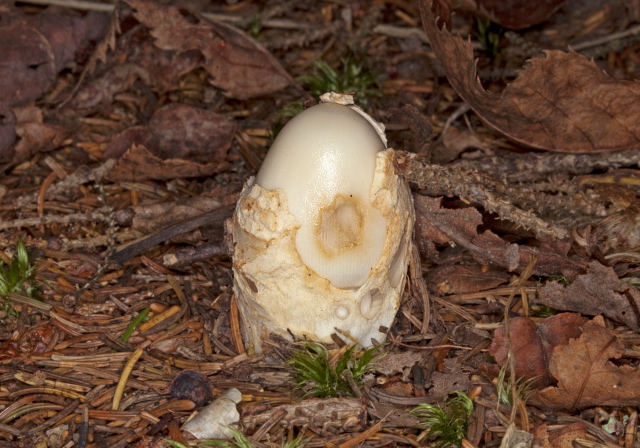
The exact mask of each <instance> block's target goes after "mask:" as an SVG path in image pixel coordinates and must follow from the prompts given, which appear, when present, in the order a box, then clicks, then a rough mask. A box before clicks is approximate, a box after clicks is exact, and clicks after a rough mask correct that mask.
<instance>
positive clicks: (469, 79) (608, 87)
mask: <svg viewBox="0 0 640 448" xmlns="http://www.w3.org/2000/svg"><path fill="white" fill-rule="evenodd" d="M443 2H445V0H438V2H437V7H438V11H446V8H442V6H441V3H443ZM432 3H434V2H433V1H432V0H422V1H421V3H420V11H421V15H422V24H423V26H424V29H425V31H426V33H427V35H428V36H429V40H430V42H431V46H432V48H433V51H434V52H435V54H436V57H437V58H438V61H439V62H440V65H441V67H442V69H443V71H444V72H445V74H446V75H447V78H448V80H449V82H450V83H451V85H452V86H453V88H454V89H455V90H456V92H458V94H459V95H460V96H461V97H462V99H464V101H466V102H467V104H469V106H470V107H471V108H472V109H473V110H474V111H475V112H476V113H477V114H478V115H479V116H480V117H481V118H482V119H483V120H484V121H486V122H487V123H488V124H489V125H490V126H492V127H494V128H495V129H497V130H498V131H500V132H502V133H503V134H505V135H506V136H508V137H509V138H511V139H513V140H515V141H517V142H520V143H522V144H525V145H528V146H531V147H534V148H539V149H545V150H550V151H558V152H572V153H585V152H601V151H618V150H622V149H627V148H632V147H637V146H638V145H639V144H640V120H639V119H638V117H639V116H640V101H638V99H639V97H640V83H638V82H630V81H622V80H616V79H614V78H611V77H610V76H608V75H607V74H605V73H604V72H603V71H602V70H601V69H600V68H599V67H598V66H597V65H596V64H595V63H594V62H593V61H590V60H588V59H587V58H585V57H584V56H581V55H579V54H576V53H574V52H570V53H565V52H562V51H546V52H545V54H546V57H544V58H533V59H531V61H530V63H529V64H528V65H527V67H526V68H525V69H524V70H522V71H521V72H520V74H519V76H518V78H517V79H516V80H515V81H513V82H512V83H511V84H510V85H509V86H507V87H506V88H505V89H504V91H503V92H502V94H496V93H492V92H488V91H486V90H485V89H484V88H483V87H482V85H481V84H480V82H479V80H478V75H477V72H476V66H475V64H476V63H475V59H474V56H473V50H472V48H471V41H465V40H463V39H462V38H461V37H460V36H453V35H452V34H451V33H449V31H447V30H446V29H441V28H440V26H439V23H441V22H442V21H443V22H446V21H447V20H448V17H445V16H443V15H442V13H441V12H440V13H438V14H435V13H434V12H433V11H432V7H431V5H432ZM436 20H438V21H439V22H438V24H436Z"/></svg>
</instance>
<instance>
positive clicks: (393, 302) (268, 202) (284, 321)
mask: <svg viewBox="0 0 640 448" xmlns="http://www.w3.org/2000/svg"><path fill="white" fill-rule="evenodd" d="M392 160H393V150H391V149H389V150H385V151H380V152H379V153H378V154H377V156H376V166H375V174H374V177H373V183H372V186H371V190H370V197H369V198H368V199H369V200H370V203H371V204H372V206H373V207H375V208H376V209H377V210H379V211H380V212H381V214H382V216H383V217H384V219H386V222H387V226H386V234H385V235H384V236H383V238H384V244H383V248H382V254H381V256H380V258H379V260H378V262H377V263H376V264H375V267H374V268H372V269H371V271H370V274H369V276H368V277H367V278H366V280H365V281H364V282H363V283H362V284H361V285H358V286H354V287H341V288H339V287H336V286H334V285H333V284H332V283H331V282H330V281H329V280H328V279H326V278H323V277H321V276H320V275H318V274H317V273H316V272H314V271H313V270H311V269H310V268H309V267H307V266H306V265H305V264H304V263H303V262H302V259H301V257H300V255H299V253H298V251H297V249H296V232H297V229H298V228H299V227H300V224H299V223H298V221H297V220H296V218H295V217H294V216H293V215H292V214H291V213H289V210H288V207H287V197H286V195H285V194H284V192H283V191H282V190H279V189H277V190H265V189H263V188H261V187H260V186H259V185H257V184H256V183H255V179H254V178H251V179H249V180H248V181H247V183H246V185H245V187H244V189H243V191H242V194H241V197H240V199H239V201H238V205H237V208H236V213H235V215H234V217H233V219H232V220H231V221H230V229H229V230H230V231H231V233H232V236H233V242H234V243H235V249H234V250H235V253H234V257H233V271H234V290H235V293H236V295H237V299H238V307H239V310H240V316H241V319H242V331H243V336H244V339H245V343H246V344H247V346H248V349H249V350H250V351H251V350H253V351H255V352H257V353H259V352H261V351H262V348H261V342H262V338H263V337H265V336H267V335H268V334H269V333H274V334H277V335H280V336H282V337H284V338H286V339H288V340H291V333H293V334H296V335H298V336H301V337H306V338H309V339H312V340H315V341H321V342H327V343H330V342H331V341H332V340H331V334H332V333H336V330H340V331H341V332H343V333H345V334H349V335H350V336H351V337H352V338H353V339H355V340H358V341H359V342H360V343H361V344H362V345H363V346H365V347H367V346H370V345H372V344H373V342H374V341H378V342H383V341H384V340H385V338H386V332H385V331H386V330H385V329H388V328H389V327H390V326H391V324H392V323H393V320H394V318H395V315H396V312H397V311H398V308H399V306H400V299H401V296H402V291H403V289H404V283H405V277H406V268H407V262H408V257H409V252H410V247H411V244H410V243H411V233H412V229H413V222H414V212H413V203H412V198H411V194H410V192H409V188H408V187H407V185H406V184H405V183H404V182H403V180H402V179H400V178H399V177H398V176H397V175H396V174H395V172H394V168H393V162H392ZM381 329H382V331H381Z"/></svg>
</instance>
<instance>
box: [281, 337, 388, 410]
mask: <svg viewBox="0 0 640 448" xmlns="http://www.w3.org/2000/svg"><path fill="white" fill-rule="evenodd" d="M354 349H355V346H352V347H350V348H348V349H347V350H346V351H345V352H344V353H343V354H342V356H340V358H339V359H338V361H337V362H336V363H335V365H331V363H330V361H329V351H328V350H327V348H326V347H325V346H324V345H322V344H319V343H317V342H311V341H309V342H306V343H305V344H304V348H303V349H301V350H297V351H296V352H294V354H293V356H292V358H291V360H289V362H288V364H289V365H290V366H291V367H293V369H294V370H295V371H296V374H295V382H296V388H297V389H301V390H305V396H307V395H312V394H313V395H314V396H315V397H317V398H327V397H344V396H348V397H351V396H354V391H353V389H352V388H351V386H350V384H349V379H348V377H349V376H350V377H351V378H353V380H354V382H355V384H356V385H358V386H359V385H361V384H362V381H363V377H364V375H365V374H366V373H368V372H369V371H370V370H371V364H372V363H373V362H374V361H375V360H376V359H378V358H379V357H378V355H376V351H377V349H378V347H372V348H369V349H367V350H365V351H363V352H362V354H361V356H360V357H359V358H357V357H356V353H355V352H354Z"/></svg>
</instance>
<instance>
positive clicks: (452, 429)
mask: <svg viewBox="0 0 640 448" xmlns="http://www.w3.org/2000/svg"><path fill="white" fill-rule="evenodd" d="M454 393H455V394H457V396H456V397H454V398H452V399H450V400H449V401H447V403H446V404H445V406H444V407H440V406H437V405H433V404H421V405H419V406H417V407H416V408H414V409H413V410H412V411H411V413H412V414H413V415H415V416H416V417H418V419H420V420H421V423H420V427H422V428H428V429H429V432H428V433H427V434H428V436H429V437H435V438H436V443H435V445H434V446H435V447H436V448H449V447H459V446H462V439H464V438H465V437H466V434H467V428H468V427H469V416H470V415H471V412H473V401H471V399H470V398H469V397H468V396H467V395H466V394H464V393H463V392H460V391H455V392H454Z"/></svg>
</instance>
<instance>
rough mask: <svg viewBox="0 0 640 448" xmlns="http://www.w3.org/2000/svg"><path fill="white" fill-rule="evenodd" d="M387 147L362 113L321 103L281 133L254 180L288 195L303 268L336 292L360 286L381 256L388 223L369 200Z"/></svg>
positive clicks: (305, 112)
mask: <svg viewBox="0 0 640 448" xmlns="http://www.w3.org/2000/svg"><path fill="white" fill-rule="evenodd" d="M384 149H385V146H384V143H383V142H382V140H381V139H380V136H379V135H378V133H377V132H376V130H375V129H374V128H373V127H372V126H371V124H369V122H368V121H367V120H366V119H365V118H363V117H362V115H360V114H359V113H357V112H355V111H353V110H352V109H351V108H349V107H347V106H343V105H340V104H335V103H323V104H319V105H317V106H315V107H311V108H310V109H308V110H306V111H304V112H303V113H301V114H299V115H298V116H296V117H295V118H293V119H292V120H291V121H290V122H289V123H288V124H287V126H285V127H284V128H283V129H282V131H281V132H280V134H279V135H278V138H277V139H276V140H275V142H274V143H273V145H272V146H271V148H270V149H269V153H268V154H267V157H266V158H265V160H264V163H263V164H262V167H261V168H260V172H259V173H258V175H257V176H256V183H257V184H258V185H260V186H261V187H262V188H264V189H266V190H275V189H279V190H282V191H283V192H284V194H285V195H286V197H287V204H288V207H289V212H290V213H291V214H293V216H295V218H296V219H297V220H298V222H299V223H300V227H299V228H298V231H297V233H296V247H297V249H298V253H299V254H300V257H301V258H302V262H303V263H304V264H305V265H307V266H308V267H309V268H310V269H312V270H313V271H315V272H316V273H317V274H318V275H320V276H321V277H324V278H326V279H328V280H329V281H330V282H331V283H332V284H333V285H334V286H336V287H338V288H354V287H359V286H362V284H363V283H364V282H365V280H366V279H367V277H368V276H369V272H370V271H371V269H372V268H373V267H375V265H376V263H377V262H378V260H379V259H380V255H381V254H382V247H383V245H384V240H385V233H386V228H387V222H386V220H385V218H384V217H383V216H382V213H380V210H378V209H376V208H375V207H373V205H372V204H371V201H370V197H369V194H370V191H371V185H372V183H373V175H374V173H375V167H376V156H377V154H378V153H379V152H380V151H382V150H384Z"/></svg>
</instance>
